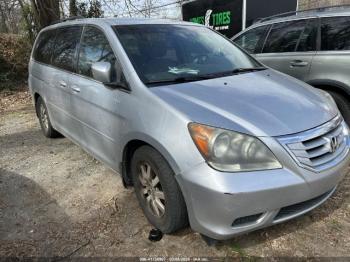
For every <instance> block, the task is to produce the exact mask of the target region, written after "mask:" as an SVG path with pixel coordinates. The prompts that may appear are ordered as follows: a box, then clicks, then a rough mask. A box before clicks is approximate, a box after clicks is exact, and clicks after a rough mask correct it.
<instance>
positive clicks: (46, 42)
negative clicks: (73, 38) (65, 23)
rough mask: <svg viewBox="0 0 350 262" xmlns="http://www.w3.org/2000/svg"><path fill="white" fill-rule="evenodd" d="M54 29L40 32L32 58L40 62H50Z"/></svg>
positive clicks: (53, 42)
mask: <svg viewBox="0 0 350 262" xmlns="http://www.w3.org/2000/svg"><path fill="white" fill-rule="evenodd" d="M55 32H56V30H50V31H45V32H42V33H41V34H40V36H39V39H38V41H37V44H36V47H35V50H34V53H33V58H34V59H35V60H36V61H38V62H41V63H45V64H50V62H51V55H52V50H53V47H54V44H55Z"/></svg>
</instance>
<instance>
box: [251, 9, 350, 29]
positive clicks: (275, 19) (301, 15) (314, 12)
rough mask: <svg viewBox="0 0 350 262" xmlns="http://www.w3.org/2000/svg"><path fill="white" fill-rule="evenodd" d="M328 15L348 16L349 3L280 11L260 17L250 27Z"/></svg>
mask: <svg viewBox="0 0 350 262" xmlns="http://www.w3.org/2000/svg"><path fill="white" fill-rule="evenodd" d="M330 16H350V5H342V6H330V7H323V8H316V9H309V10H302V11H293V12H288V13H282V14H278V15H275V16H270V17H266V18H262V19H260V20H258V21H257V22H256V23H254V24H253V25H252V26H251V27H256V26H259V25H268V24H274V23H279V22H285V21H290V20H299V19H307V18H313V17H330Z"/></svg>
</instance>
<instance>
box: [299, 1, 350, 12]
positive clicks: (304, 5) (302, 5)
mask: <svg viewBox="0 0 350 262" xmlns="http://www.w3.org/2000/svg"><path fill="white" fill-rule="evenodd" d="M331 5H350V0H299V10H305V9H311V8H318V7H325V6H331Z"/></svg>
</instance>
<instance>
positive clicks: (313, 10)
mask: <svg viewBox="0 0 350 262" xmlns="http://www.w3.org/2000/svg"><path fill="white" fill-rule="evenodd" d="M347 8H348V9H350V5H335V6H326V7H319V8H313V9H306V10H300V11H299V10H296V11H291V12H286V13H282V14H278V15H273V16H269V17H265V18H258V19H256V20H255V21H254V23H262V22H266V21H270V20H273V19H277V18H283V17H288V16H293V15H295V16H297V15H299V14H307V13H313V12H327V11H334V10H337V9H347Z"/></svg>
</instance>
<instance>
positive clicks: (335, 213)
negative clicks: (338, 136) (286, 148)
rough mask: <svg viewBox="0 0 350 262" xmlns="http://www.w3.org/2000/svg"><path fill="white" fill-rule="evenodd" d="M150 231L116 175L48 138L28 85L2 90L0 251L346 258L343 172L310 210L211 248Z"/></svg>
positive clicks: (187, 234) (187, 233)
mask: <svg viewBox="0 0 350 262" xmlns="http://www.w3.org/2000/svg"><path fill="white" fill-rule="evenodd" d="M150 229H151V226H150V225H149V224H148V222H147V220H146V219H145V217H144V216H143V214H142V212H141V209H140V208H139V206H138V203H137V200H136V198H135V196H134V192H133V190H132V189H124V188H123V186H122V183H121V179H120V177H119V176H118V174H115V173H114V172H112V171H111V170H110V169H108V168H107V167H106V166H105V165H103V164H101V163H100V162H98V161H97V160H95V159H93V158H92V157H91V156H90V155H88V154H87V153H85V152H84V151H83V150H82V149H80V148H79V147H78V146H76V145H75V144H73V143H72V142H70V141H69V140H68V139H66V138H59V139H47V138H45V137H44V136H43V135H42V133H41V131H40V129H39V124H38V121H37V119H36V116H35V114H34V110H33V106H32V105H31V101H30V99H29V96H28V93H27V92H20V93H11V92H10V93H4V92H2V93H0V257H4V256H19V257H22V256H26V257H27V256H40V257H54V256H64V257H77V256H84V257H90V256H94V257H117V256H127V257H129V256H130V257H135V256H141V257H145V256H167V257H189V256H191V257H198V256H201V257H223V256H233V257H250V256H259V257H261V256H262V257H266V256H275V257H277V256H278V257H281V256H283V257H285V256H298V257H302V256H307V257H313V256H322V257H335V256H337V257H346V256H347V257H349V256H350V176H349V175H348V176H347V177H346V178H345V180H344V181H343V182H342V183H341V185H340V186H339V188H338V190H337V192H336V193H335V195H334V196H333V197H332V198H331V199H330V200H329V201H327V202H326V203H325V204H324V205H323V206H321V207H320V208H318V209H316V210H314V211H312V212H311V213H309V214H307V215H305V216H303V217H300V218H298V219H295V220H292V221H290V222H287V223H284V224H281V225H277V226H274V227H270V228H267V229H263V230H259V231H256V232H253V233H250V234H247V235H242V236H239V237H236V238H235V239H232V240H230V241H225V242H222V243H219V244H218V245H216V246H214V247H209V246H207V245H206V243H205V242H204V241H203V240H202V238H201V236H200V235H199V234H198V233H195V232H193V231H192V230H191V229H189V228H188V229H185V230H182V231H181V232H178V233H177V234H174V235H166V236H164V237H163V239H162V240H161V241H159V242H155V243H153V242H150V241H149V240H148V239H147V237H148V233H149V230H150Z"/></svg>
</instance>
